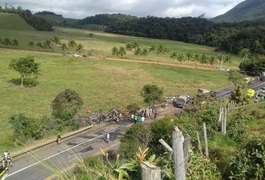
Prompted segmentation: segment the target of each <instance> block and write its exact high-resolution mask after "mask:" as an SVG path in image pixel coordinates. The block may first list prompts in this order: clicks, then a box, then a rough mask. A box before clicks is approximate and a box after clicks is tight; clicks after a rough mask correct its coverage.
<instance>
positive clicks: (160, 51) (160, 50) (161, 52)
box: [156, 44, 165, 55]
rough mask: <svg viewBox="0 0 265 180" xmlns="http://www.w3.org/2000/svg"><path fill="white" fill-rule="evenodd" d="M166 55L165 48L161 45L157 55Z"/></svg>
mask: <svg viewBox="0 0 265 180" xmlns="http://www.w3.org/2000/svg"><path fill="white" fill-rule="evenodd" d="M164 53H165V48H164V47H163V46H162V45H161V44H160V45H159V46H158V47H157V49H156V54H157V55H158V54H164Z"/></svg>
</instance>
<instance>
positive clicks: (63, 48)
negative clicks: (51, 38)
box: [61, 43, 68, 55]
mask: <svg viewBox="0 0 265 180" xmlns="http://www.w3.org/2000/svg"><path fill="white" fill-rule="evenodd" d="M61 49H62V51H63V55H65V51H66V50H67V49H68V48H67V45H66V43H62V44H61Z"/></svg>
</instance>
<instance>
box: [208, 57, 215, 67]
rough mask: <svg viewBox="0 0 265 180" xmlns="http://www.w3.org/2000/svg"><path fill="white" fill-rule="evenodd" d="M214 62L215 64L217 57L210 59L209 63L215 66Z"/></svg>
mask: <svg viewBox="0 0 265 180" xmlns="http://www.w3.org/2000/svg"><path fill="white" fill-rule="evenodd" d="M214 62H215V57H214V56H211V57H210V60H209V63H210V64H211V65H212V66H213V65H214Z"/></svg>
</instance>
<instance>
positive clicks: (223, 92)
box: [216, 81, 265, 98]
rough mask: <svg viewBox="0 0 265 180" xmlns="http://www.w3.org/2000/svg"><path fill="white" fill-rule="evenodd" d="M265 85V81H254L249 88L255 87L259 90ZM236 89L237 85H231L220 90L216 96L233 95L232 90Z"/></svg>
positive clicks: (225, 96) (254, 88)
mask: <svg viewBox="0 0 265 180" xmlns="http://www.w3.org/2000/svg"><path fill="white" fill-rule="evenodd" d="M264 86H265V82H263V81H257V82H255V83H253V84H252V85H250V86H249V87H248V88H249V89H253V90H255V91H257V90H258V89H260V88H262V87H264ZM234 89H235V87H229V88H226V89H223V90H221V91H219V92H217V93H216V97H217V98H227V97H230V96H231V92H232V91H233V90H234Z"/></svg>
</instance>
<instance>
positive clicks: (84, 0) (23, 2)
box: [0, 0, 244, 18]
mask: <svg viewBox="0 0 265 180" xmlns="http://www.w3.org/2000/svg"><path fill="white" fill-rule="evenodd" d="M242 1H244V0H0V5H1V6H3V5H4V3H7V4H8V5H12V6H22V7H23V9H30V10H32V11H33V12H38V11H53V12H55V13H58V14H62V15H63V16H64V17H69V18H84V17H87V16H91V15H95V14H100V13H122V14H130V15H135V16H158V17H186V16H192V17H197V16H200V15H201V14H205V17H206V18H211V17H215V16H217V15H221V14H224V13H225V12H227V11H228V10H230V9H232V8H233V7H234V6H236V5H237V4H238V3H240V2H242Z"/></svg>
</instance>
